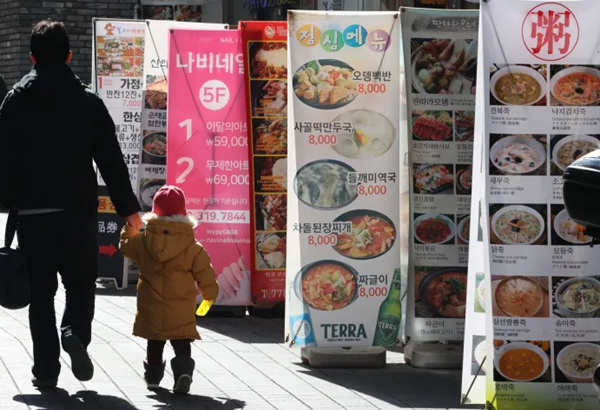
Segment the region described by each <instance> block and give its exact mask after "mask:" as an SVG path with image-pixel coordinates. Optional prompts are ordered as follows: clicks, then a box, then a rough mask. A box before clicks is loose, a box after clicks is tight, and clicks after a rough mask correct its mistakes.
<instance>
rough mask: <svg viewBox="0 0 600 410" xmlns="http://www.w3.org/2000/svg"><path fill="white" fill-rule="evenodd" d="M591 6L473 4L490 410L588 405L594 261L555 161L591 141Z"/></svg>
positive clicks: (594, 67)
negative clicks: (479, 84) (479, 79)
mask: <svg viewBox="0 0 600 410" xmlns="http://www.w3.org/2000/svg"><path fill="white" fill-rule="evenodd" d="M598 13H600V4H599V3H598V2H596V1H565V2H542V1H526V2H525V1H514V0H503V1H502V2H499V1H496V0H492V1H488V2H485V3H482V8H481V22H482V41H483V47H482V49H483V56H482V57H483V58H482V59H480V61H481V64H483V71H484V73H485V77H484V84H483V85H484V88H483V92H484V96H483V98H484V99H485V102H486V103H485V105H484V106H481V107H479V106H478V108H477V110H478V111H477V112H478V114H477V115H478V116H480V115H481V116H484V117H485V132H484V135H483V136H484V144H483V155H484V158H483V169H484V170H485V180H484V186H485V202H484V205H483V207H482V208H483V212H482V213H483V218H482V221H483V223H484V225H485V226H484V228H483V232H484V233H485V234H484V244H485V246H484V250H485V259H486V264H487V266H488V267H489V275H488V279H489V280H487V281H486V284H489V288H488V289H486V290H485V294H486V298H489V299H491V300H489V301H488V306H489V307H490V308H491V309H489V310H488V309H486V315H487V316H486V319H487V320H486V322H487V334H488V349H487V351H488V357H489V352H492V351H494V360H493V363H490V364H489V365H488V366H487V372H486V373H487V377H488V379H487V384H486V385H487V389H486V399H487V401H488V402H489V403H490V405H492V406H494V408H496V409H510V410H513V409H541V408H544V409H551V410H553V409H592V408H597V407H598V395H597V392H596V391H595V389H594V387H593V384H592V375H593V372H594V370H595V368H596V367H597V366H598V364H599V363H600V345H599V343H598V341H599V340H600V325H599V324H598V319H597V318H598V314H599V313H600V299H598V295H600V276H599V272H598V265H599V262H600V261H599V257H598V251H597V250H596V249H595V248H591V247H590V246H589V245H590V243H591V242H592V237H591V236H590V235H589V234H588V233H587V231H586V227H584V226H582V225H579V224H577V223H576V222H575V221H573V220H572V219H571V217H570V215H569V213H568V212H567V209H566V208H565V204H564V198H563V174H564V172H565V169H566V168H567V167H568V166H569V165H570V164H572V163H573V161H575V160H577V159H578V158H580V157H581V156H583V155H585V154H586V153H588V152H591V151H594V150H596V149H598V148H600V135H599V131H598V125H599V119H598V118H599V116H600V108H599V104H600V56H599V54H598V44H597V38H598V22H597V19H596V17H595V16H597V15H598ZM523 86H525V88H523ZM515 87H516V88H515ZM487 295H489V296H487ZM490 302H491V303H490ZM492 340H493V344H492ZM517 353H518V354H517ZM515 357H519V358H526V359H527V361H526V362H522V361H520V360H515Z"/></svg>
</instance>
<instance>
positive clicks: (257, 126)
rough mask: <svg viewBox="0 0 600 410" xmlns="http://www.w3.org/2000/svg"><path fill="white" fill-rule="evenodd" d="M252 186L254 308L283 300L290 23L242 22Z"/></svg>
mask: <svg viewBox="0 0 600 410" xmlns="http://www.w3.org/2000/svg"><path fill="white" fill-rule="evenodd" d="M239 30H240V31H241V33H242V44H243V50H244V68H245V77H246V81H245V83H246V97H247V99H248V104H247V111H248V113H247V118H248V126H249V130H248V145H249V158H250V175H251V176H252V177H251V181H250V185H251V191H252V196H251V200H250V202H251V206H250V219H251V236H250V241H251V249H252V251H251V260H250V270H251V272H252V275H251V277H252V291H251V294H252V302H253V304H255V305H257V306H260V305H262V304H272V303H274V302H281V301H283V300H284V299H285V268H286V239H287V234H286V229H287V184H286V183H283V181H285V180H286V179H287V152H288V137H287V135H288V122H287V107H288V105H287V97H288V88H287V85H288V82H287V75H288V67H287V60H288V47H287V22H286V21H269V22H263V21H241V22H240V23H239Z"/></svg>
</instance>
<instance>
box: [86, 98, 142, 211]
mask: <svg viewBox="0 0 600 410" xmlns="http://www.w3.org/2000/svg"><path fill="white" fill-rule="evenodd" d="M96 105H97V108H96V112H97V113H98V118H97V124H96V127H95V132H94V136H93V138H94V139H93V141H92V155H93V157H94V161H95V162H96V164H97V165H98V168H99V169H100V173H101V174H102V178H103V179H104V181H105V182H106V187H107V188H108V192H109V194H110V198H111V199H112V201H113V203H114V204H115V208H116V210H117V213H118V214H119V215H121V216H129V215H133V214H135V213H136V212H139V211H140V205H139V203H138V201H137V199H136V197H135V194H134V193H133V190H132V189H131V182H130V181H129V171H128V169H127V165H125V162H124V161H123V154H122V152H121V147H120V146H119V141H118V140H117V136H116V134H115V124H114V122H113V120H112V118H111V117H110V114H109V113H108V110H107V109H106V106H105V105H104V103H103V102H102V100H100V99H99V98H97V97H96Z"/></svg>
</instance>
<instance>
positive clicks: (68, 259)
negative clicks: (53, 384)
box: [17, 211, 98, 379]
mask: <svg viewBox="0 0 600 410" xmlns="http://www.w3.org/2000/svg"><path fill="white" fill-rule="evenodd" d="M17 232H18V239H19V246H20V247H21V248H22V249H23V252H24V253H25V257H26V258H27V269H28V271H29V277H30V283H31V304H30V305H29V328H30V331H31V338H32V341H33V363H34V365H33V375H34V376H35V377H38V378H42V379H47V378H55V377H58V374H59V373H60V362H59V356H60V342H59V338H58V332H57V329H56V316H55V311H54V296H55V295H56V290H57V288H58V278H57V272H58V273H60V276H61V279H62V283H63V286H64V288H65V291H66V303H65V309H64V313H63V317H62V323H61V332H62V333H65V332H69V331H70V332H72V333H73V334H75V335H76V336H78V337H79V339H80V340H81V342H82V343H83V344H84V345H85V346H87V345H89V343H90V341H91V335H92V320H93V318H94V298H95V289H96V279H97V277H98V268H97V260H98V218H97V213H96V212H89V213H87V214H85V215H83V214H72V213H69V212H65V211H61V212H52V213H45V214H38V215H23V216H20V217H19V226H18V228H17Z"/></svg>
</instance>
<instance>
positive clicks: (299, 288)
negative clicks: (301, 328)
mask: <svg viewBox="0 0 600 410" xmlns="http://www.w3.org/2000/svg"><path fill="white" fill-rule="evenodd" d="M357 282H358V273H357V272H356V270H354V268H352V267H351V266H349V265H347V264H345V263H343V262H340V261H336V260H321V261H318V262H313V263H311V264H308V265H306V266H305V267H304V268H302V269H301V270H300V272H299V273H298V274H297V275H296V279H295V282H294V289H295V292H296V296H298V298H300V299H302V301H304V303H305V304H306V305H308V306H310V307H311V308H313V309H316V310H323V311H333V310H339V309H343V308H345V307H346V306H348V305H349V304H351V303H352V302H354V301H355V300H356V298H357V297H358V283H357Z"/></svg>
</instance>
